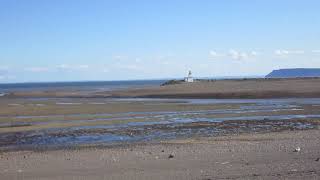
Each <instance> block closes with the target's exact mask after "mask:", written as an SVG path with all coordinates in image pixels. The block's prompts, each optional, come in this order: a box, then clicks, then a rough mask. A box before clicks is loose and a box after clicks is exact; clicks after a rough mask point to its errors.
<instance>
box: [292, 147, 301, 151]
mask: <svg viewBox="0 0 320 180" xmlns="http://www.w3.org/2000/svg"><path fill="white" fill-rule="evenodd" d="M300 151H301V148H300V147H296V148H295V149H294V151H293V152H300Z"/></svg>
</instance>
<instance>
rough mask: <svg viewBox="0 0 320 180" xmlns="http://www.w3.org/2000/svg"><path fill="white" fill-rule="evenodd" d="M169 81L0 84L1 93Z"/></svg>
mask: <svg viewBox="0 0 320 180" xmlns="http://www.w3.org/2000/svg"><path fill="white" fill-rule="evenodd" d="M165 81H167V80H135V81H89V82H50V83H15V84H0V93H5V92H10V91H32V90H47V89H79V90H111V89H125V88H136V87H137V88H138V87H145V86H157V85H161V84H162V83H164V82H165Z"/></svg>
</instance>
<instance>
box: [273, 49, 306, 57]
mask: <svg viewBox="0 0 320 180" xmlns="http://www.w3.org/2000/svg"><path fill="white" fill-rule="evenodd" d="M274 54H275V55H277V56H282V57H285V56H288V55H292V54H304V51H303V50H275V51H274Z"/></svg>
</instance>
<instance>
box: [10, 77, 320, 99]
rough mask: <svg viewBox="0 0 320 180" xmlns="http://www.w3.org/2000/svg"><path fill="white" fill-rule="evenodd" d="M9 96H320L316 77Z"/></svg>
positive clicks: (42, 91) (59, 91) (218, 81)
mask: <svg viewBox="0 0 320 180" xmlns="http://www.w3.org/2000/svg"><path fill="white" fill-rule="evenodd" d="M9 96H10V97H82V98H97V97H129V98H137V97H140V98H141V97H142V98H203V99H206V98H225V99H228V98H290V97H291V98H299V97H300V98H311V97H320V78H283V79H263V78H262V79H230V80H205V81H198V82H193V83H180V84H172V85H165V86H148V87H142V88H130V89H122V90H119V89H118V90H109V91H99V92H97V91H84V90H63V89H55V90H35V91H16V92H11V93H10V95H9Z"/></svg>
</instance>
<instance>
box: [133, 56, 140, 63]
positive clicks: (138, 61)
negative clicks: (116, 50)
mask: <svg viewBox="0 0 320 180" xmlns="http://www.w3.org/2000/svg"><path fill="white" fill-rule="evenodd" d="M134 62H136V63H141V62H142V60H141V58H139V57H137V58H136V59H135V60H134Z"/></svg>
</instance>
